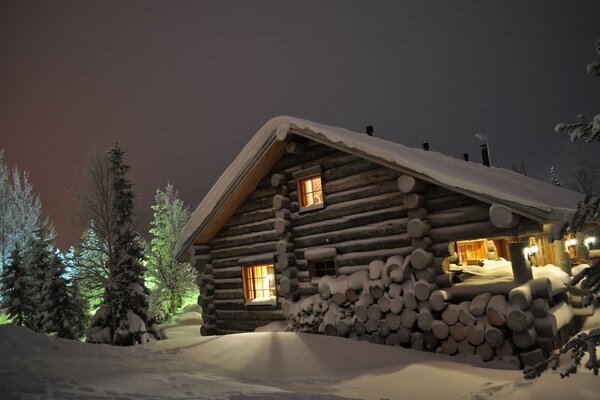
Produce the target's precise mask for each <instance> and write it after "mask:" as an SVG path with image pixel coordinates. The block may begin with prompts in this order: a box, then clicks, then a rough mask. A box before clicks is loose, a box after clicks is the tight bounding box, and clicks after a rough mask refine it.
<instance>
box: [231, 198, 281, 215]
mask: <svg viewBox="0 0 600 400" xmlns="http://www.w3.org/2000/svg"><path fill="white" fill-rule="evenodd" d="M272 204H273V199H272V198H270V197H262V198H258V199H252V200H246V201H245V202H244V203H242V205H240V206H239V207H238V208H237V209H236V210H235V213H234V215H236V214H238V215H239V214H245V213H248V212H252V211H257V210H264V209H265V208H269V207H271V206H272Z"/></svg>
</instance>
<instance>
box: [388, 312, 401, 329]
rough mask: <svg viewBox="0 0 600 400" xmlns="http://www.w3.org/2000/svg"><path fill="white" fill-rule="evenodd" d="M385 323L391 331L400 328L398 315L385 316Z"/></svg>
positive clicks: (391, 313)
mask: <svg viewBox="0 0 600 400" xmlns="http://www.w3.org/2000/svg"><path fill="white" fill-rule="evenodd" d="M385 323H386V325H387V326H388V327H389V328H390V329H391V330H392V331H396V330H398V328H400V325H402V323H401V321H400V315H398V314H396V313H393V312H390V313H387V314H386V316H385Z"/></svg>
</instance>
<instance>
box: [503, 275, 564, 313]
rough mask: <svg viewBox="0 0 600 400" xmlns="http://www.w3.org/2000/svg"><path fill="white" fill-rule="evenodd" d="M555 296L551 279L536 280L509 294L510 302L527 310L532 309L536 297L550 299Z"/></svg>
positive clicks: (518, 287)
mask: <svg viewBox="0 0 600 400" xmlns="http://www.w3.org/2000/svg"><path fill="white" fill-rule="evenodd" d="M553 294H554V293H553V292H552V282H550V279H548V278H536V279H531V280H529V281H527V282H526V283H524V284H522V285H520V286H517V287H516V288H514V289H512V290H511V291H510V293H509V294H508V301H509V303H511V304H517V305H518V306H519V307H521V309H522V310H526V309H528V308H529V307H531V304H532V302H533V298H534V297H541V298H545V299H550V298H552V296H553Z"/></svg>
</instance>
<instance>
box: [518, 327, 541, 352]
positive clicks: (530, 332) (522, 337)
mask: <svg viewBox="0 0 600 400" xmlns="http://www.w3.org/2000/svg"><path fill="white" fill-rule="evenodd" d="M512 339H513V343H514V344H515V346H516V347H517V348H519V349H527V348H529V347H531V346H533V344H534V343H535V341H536V340H537V332H536V331H535V329H534V328H533V327H531V328H528V329H525V330H523V331H520V332H513V335H512Z"/></svg>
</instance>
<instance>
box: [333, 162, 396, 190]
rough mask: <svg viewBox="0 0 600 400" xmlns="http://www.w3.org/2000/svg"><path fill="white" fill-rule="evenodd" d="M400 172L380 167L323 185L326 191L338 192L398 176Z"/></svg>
mask: <svg viewBox="0 0 600 400" xmlns="http://www.w3.org/2000/svg"><path fill="white" fill-rule="evenodd" d="M397 177H398V172H396V171H393V170H391V169H389V168H385V167H379V168H375V169H371V170H368V171H365V172H361V173H358V174H354V175H351V176H346V177H344V178H340V179H334V180H331V181H326V182H325V184H324V185H323V188H324V190H325V193H336V192H341V191H343V190H348V189H353V188H356V187H359V186H364V185H369V184H372V183H377V182H382V181H386V180H389V179H392V178H397Z"/></svg>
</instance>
